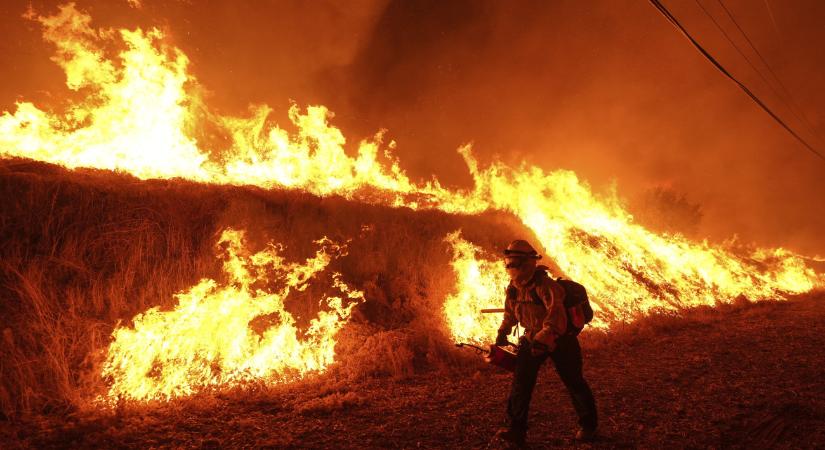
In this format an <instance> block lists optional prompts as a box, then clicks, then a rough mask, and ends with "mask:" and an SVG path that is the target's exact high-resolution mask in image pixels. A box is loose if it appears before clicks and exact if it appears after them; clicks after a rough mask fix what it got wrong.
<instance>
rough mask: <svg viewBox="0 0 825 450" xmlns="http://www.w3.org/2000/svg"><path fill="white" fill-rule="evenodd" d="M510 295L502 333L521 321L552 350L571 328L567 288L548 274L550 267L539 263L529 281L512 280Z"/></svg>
mask: <svg viewBox="0 0 825 450" xmlns="http://www.w3.org/2000/svg"><path fill="white" fill-rule="evenodd" d="M506 295H507V296H506V299H505V301H504V319H503V320H502V321H501V326H500V327H499V332H505V333H507V334H510V332H511V331H512V329H513V326H515V325H516V324H520V325H521V326H522V327H524V336H525V337H526V338H527V339H528V340H530V341H531V342H540V343H542V344H544V345H546V346H547V347H548V348H549V349H550V350H551V351H552V350H553V349H554V348H555V346H556V339H557V338H558V337H559V336H561V335H563V334H564V333H565V332H566V331H567V312H566V311H565V308H564V288H563V287H562V286H561V285H560V284H559V283H558V282H556V281H555V280H553V279H552V278H550V277H549V276H548V275H547V268H546V267H544V266H539V267H537V268H536V273H535V274H533V277H532V278H531V279H530V280H529V281H528V282H527V283H525V284H523V285H519V284H518V283H517V282H514V281H511V282H510V284H509V285H508V286H507V292H506Z"/></svg>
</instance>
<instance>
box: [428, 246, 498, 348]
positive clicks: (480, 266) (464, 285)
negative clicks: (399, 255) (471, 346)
mask: <svg viewBox="0 0 825 450" xmlns="http://www.w3.org/2000/svg"><path fill="white" fill-rule="evenodd" d="M444 241H445V242H447V243H448V244H450V246H451V247H452V250H453V259H452V262H451V264H452V266H453V270H454V271H455V273H456V278H457V283H456V292H455V293H454V294H450V295H448V296H447V298H446V300H445V301H444V317H446V318H447V325H448V326H449V327H450V331H452V334H453V338H455V339H456V341H459V342H471V343H476V344H479V343H484V342H489V340H490V338H491V336H495V333H496V331H497V330H498V326H499V325H500V324H501V314H492V313H488V314H482V313H481V312H480V311H481V310H482V309H495V308H502V307H503V306H504V305H503V303H504V302H503V298H504V289H505V288H506V287H507V284H508V282H509V279H508V278H507V272H506V271H505V270H504V265H503V264H501V263H500V262H499V261H492V260H490V259H489V258H485V257H484V251H483V250H482V249H481V248H479V247H478V246H476V245H473V244H472V243H471V242H468V241H466V240H464V239H462V238H461V232H460V231H456V232H453V233H450V234H448V235H447V236H446V237H445V238H444Z"/></svg>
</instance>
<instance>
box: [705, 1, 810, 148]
mask: <svg viewBox="0 0 825 450" xmlns="http://www.w3.org/2000/svg"><path fill="white" fill-rule="evenodd" d="M716 1H717V2H719V4H720V5H721V6H722V8H724V7H725V5H723V4H722V1H721V0H716ZM694 2H696V5H697V6H699V9H701V10H702V12H704V13H705V15H706V16H707V17H708V18H709V19H710V21H711V22H713V25H715V26H716V29H717V30H719V32H720V33H722V36H724V37H725V39H727V41H728V42H729V43H730V45H732V46H733V48H734V49H736V52H737V53H739V56H741V57H742V58H744V59H745V61H746V62H747V63H748V65H749V66H750V67H751V69H753V71H754V72H756V74H757V75H759V78H761V79H762V81H763V82H764V83H765V85H766V86H768V88H769V89H770V90H771V92H773V93H774V95H776V98H778V99H779V101H781V102H782V103H784V104H785V106H786V107H787V108H788V111H790V112H791V114H793V115H794V117H796V119H797V120H798V121H800V122H801V123H802V124H803V126H805V127H806V129H807V131H808V132H809V133H810V134H811V135H813V136H814V137H816V138H819V136H818V135H817V133H816V131H814V129H813V127H812V126H811V125H810V124H809V123H808V122H807V121H806V120H805V119H804V118H803V117H802V116H801V115H800V114H799V113H798V112H797V108H795V107H794V106H795V105H794V103H793V100H792V99H791V98H790V94H788V92H787V90H785V94H786V95H783V94H782V93H780V92H779V91H778V90H777V89H776V87H774V85H773V83H772V82H771V81H770V80H768V78H767V77H765V75H764V74H763V73H762V71H761V70H759V68H758V67H756V64H754V62H753V61H751V59H750V58H749V57H748V55H746V54H745V52H744V51H743V50H742V49H741V48H740V47H739V44H737V43H736V41H734V40H733V38H731V37H730V35H728V33H727V31H725V28H724V27H723V26H722V25H721V24H720V23H719V22H717V21H716V18H715V17H713V14H711V13H710V11H708V10H707V8H705V6H704V5H703V4H702V2H700V1H699V0H694ZM725 11H727V9H725ZM728 17H730V19H731V20H733V22H734V24H736V20H735V19H733V16H731V14H730V12H728ZM737 28H739V26H738V24H737ZM739 31H740V32H741V33H742V34H743V35H744V36H745V39H746V40H747V41H748V43H750V44H751V48H752V49H754V50H756V48H755V47H754V46H753V44H752V43H751V42H750V39H748V37H747V35H745V32H744V31H743V30H742V29H741V28H739ZM756 54H757V55H759V56H760V58H761V54H760V53H759V52H758V51H756ZM762 63H763V64H764V65H765V67H767V68H768V71H770V72H771V73H773V71H771V69H770V66H768V64H767V63H766V62H765V60H764V59H762ZM774 78H776V75H775V74H774ZM776 80H777V82H779V85H780V86H781V87H784V86H783V85H782V82H781V81H779V79H778V78H777V79H776Z"/></svg>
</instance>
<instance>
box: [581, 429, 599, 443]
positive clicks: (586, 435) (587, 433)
mask: <svg viewBox="0 0 825 450" xmlns="http://www.w3.org/2000/svg"><path fill="white" fill-rule="evenodd" d="M576 440H577V441H579V442H593V441H595V440H596V429H595V428H590V427H581V428H579V431H577V432H576Z"/></svg>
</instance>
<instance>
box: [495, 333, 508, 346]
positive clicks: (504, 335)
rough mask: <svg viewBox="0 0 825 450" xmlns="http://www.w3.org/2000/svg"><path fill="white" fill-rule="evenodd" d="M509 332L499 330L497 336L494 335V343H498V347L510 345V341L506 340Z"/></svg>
mask: <svg viewBox="0 0 825 450" xmlns="http://www.w3.org/2000/svg"><path fill="white" fill-rule="evenodd" d="M509 334H510V333H507V332H506V331H499V332H498V336H496V345H498V346H499V347H504V346H505V345H510V341H508V340H507V336H508V335H509Z"/></svg>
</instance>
